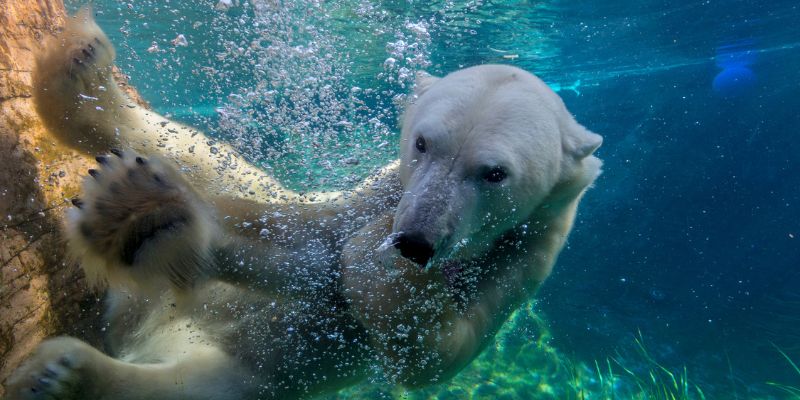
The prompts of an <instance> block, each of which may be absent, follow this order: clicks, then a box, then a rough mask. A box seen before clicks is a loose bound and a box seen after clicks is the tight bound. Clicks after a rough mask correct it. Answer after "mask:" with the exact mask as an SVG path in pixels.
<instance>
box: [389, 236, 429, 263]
mask: <svg viewBox="0 0 800 400" xmlns="http://www.w3.org/2000/svg"><path fill="white" fill-rule="evenodd" d="M394 247H395V248H396V249H398V250H400V254H402V255H403V257H405V258H407V259H409V260H411V261H413V262H415V263H417V264H419V265H425V264H427V263H428V260H430V259H431V257H433V245H432V244H430V243H428V241H427V240H425V237H423V236H422V235H421V234H415V233H411V234H405V233H404V234H402V235H400V237H399V238H398V239H397V243H395V244H394Z"/></svg>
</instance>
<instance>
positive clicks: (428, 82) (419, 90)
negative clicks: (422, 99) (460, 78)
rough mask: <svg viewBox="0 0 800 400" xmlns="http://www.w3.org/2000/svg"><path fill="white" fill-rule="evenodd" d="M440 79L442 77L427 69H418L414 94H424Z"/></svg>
mask: <svg viewBox="0 0 800 400" xmlns="http://www.w3.org/2000/svg"><path fill="white" fill-rule="evenodd" d="M439 79H441V78H437V77H435V76H433V75H431V74H429V73H427V72H425V71H417V76H416V77H415V79H414V94H415V95H416V96H417V97H419V96H422V94H423V93H425V92H427V91H428V89H429V88H430V87H431V86H433V84H434V83H436V81H438V80H439Z"/></svg>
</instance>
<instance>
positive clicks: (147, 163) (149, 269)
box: [67, 150, 216, 287]
mask: <svg viewBox="0 0 800 400" xmlns="http://www.w3.org/2000/svg"><path fill="white" fill-rule="evenodd" d="M97 161H98V163H99V169H97V170H95V169H91V170H89V176H88V177H87V178H86V180H85V181H84V185H83V192H84V193H83V197H82V199H75V200H73V204H74V205H75V206H76V208H75V209H72V210H70V212H69V214H68V216H67V235H68V236H67V237H68V239H69V241H70V250H71V251H72V252H73V254H75V255H76V256H77V257H78V258H80V259H82V261H83V266H84V269H85V270H86V271H87V276H89V277H90V278H99V279H101V280H102V279H111V280H113V279H115V278H122V279H126V278H128V279H132V280H133V281H134V282H137V283H139V284H142V283H145V285H146V286H149V287H152V285H149V283H146V282H143V281H144V280H147V279H162V278H167V279H169V280H170V281H172V283H174V284H175V285H177V286H180V287H183V286H187V285H189V284H191V283H192V281H193V280H194V279H196V278H197V276H199V275H200V274H201V272H202V271H203V270H204V268H206V267H207V263H208V262H209V259H210V247H211V243H212V241H213V240H214V238H215V236H216V229H215V226H216V225H215V222H214V219H213V215H212V212H211V210H210V208H209V206H208V205H207V204H206V203H204V202H203V201H202V200H200V197H199V195H198V194H197V193H196V192H195V191H194V190H193V189H192V188H191V186H190V185H189V183H188V182H186V180H185V179H183V177H182V176H181V175H180V174H179V173H178V172H177V171H176V170H175V169H174V168H173V167H172V166H170V165H169V164H167V163H166V162H165V161H163V160H161V159H158V158H152V159H146V158H144V157H142V156H139V155H137V154H135V153H134V152H132V151H126V152H122V151H118V150H112V154H111V155H107V156H98V157H97ZM121 283H124V282H121Z"/></svg>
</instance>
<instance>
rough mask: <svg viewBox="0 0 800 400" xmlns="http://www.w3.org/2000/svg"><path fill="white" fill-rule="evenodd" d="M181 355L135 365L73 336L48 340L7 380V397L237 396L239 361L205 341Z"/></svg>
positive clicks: (133, 399)
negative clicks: (114, 357)
mask: <svg viewBox="0 0 800 400" xmlns="http://www.w3.org/2000/svg"><path fill="white" fill-rule="evenodd" d="M182 350H184V355H183V356H182V357H181V358H180V359H176V360H168V361H164V362H160V363H152V364H133V363H127V362H123V361H120V360H116V359H113V358H111V357H109V356H107V355H105V354H103V353H101V352H100V351H99V350H97V349H95V348H93V347H91V346H90V345H88V344H87V343H85V342H83V341H80V340H78V339H75V338H71V337H59V338H54V339H49V340H46V341H44V342H42V344H40V345H39V347H38V348H37V349H36V350H35V351H34V353H33V355H32V356H31V357H30V358H29V359H28V360H26V361H25V362H24V363H23V364H22V366H20V368H19V369H17V370H16V371H15V372H14V373H13V374H12V375H11V377H10V378H9V379H8V381H7V382H6V384H7V385H6V388H7V392H6V394H7V396H8V400H40V399H41V400H45V399H47V400H84V399H95V400H111V399H113V400H145V399H160V400H172V399H192V400H201V399H209V400H210V399H221V400H227V399H240V398H242V396H243V395H244V392H245V391H246V389H245V388H246V384H245V383H244V382H242V379H241V377H242V376H244V374H242V369H241V368H240V367H239V365H238V362H237V361H236V360H235V359H233V358H232V357H230V356H229V355H227V354H226V353H224V352H223V351H221V350H219V349H217V348H216V347H213V346H209V345H199V344H195V345H192V347H190V348H186V349H182Z"/></svg>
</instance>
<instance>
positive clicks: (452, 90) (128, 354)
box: [7, 10, 602, 400]
mask: <svg viewBox="0 0 800 400" xmlns="http://www.w3.org/2000/svg"><path fill="white" fill-rule="evenodd" d="M113 58H114V52H113V48H112V46H111V44H110V43H109V41H108V39H107V38H106V37H105V35H104V34H103V33H102V31H101V30H100V28H99V27H98V26H97V25H96V24H95V23H94V22H93V20H92V19H91V15H90V12H89V11H88V10H82V11H81V12H80V13H78V15H77V16H76V17H73V18H71V19H70V21H69V22H68V23H67V26H66V28H65V30H64V32H63V33H62V34H61V35H60V36H59V37H58V38H57V39H56V40H54V41H53V43H50V45H49V46H48V47H47V51H46V54H44V55H43V56H42V58H41V62H40V63H39V65H38V67H37V73H36V76H35V86H36V89H37V91H36V94H35V100H36V102H37V105H38V107H39V111H40V113H41V115H42V117H43V118H44V119H45V120H46V121H47V123H48V124H49V127H50V128H51V130H52V131H53V132H54V133H55V134H56V135H57V136H58V137H59V139H60V140H61V141H63V142H64V143H67V144H69V145H71V146H73V147H75V148H76V149H79V150H82V151H85V152H91V153H99V152H108V153H107V154H105V155H101V156H97V162H98V167H97V169H92V170H90V171H89V176H87V177H86V178H85V181H84V184H83V194H82V195H81V198H80V199H75V200H74V201H73V203H74V205H75V207H74V208H73V209H71V210H70V211H69V213H68V215H67V217H66V221H67V223H66V227H65V235H66V237H67V239H68V241H69V249H70V252H71V254H72V256H73V257H74V258H75V259H76V260H78V261H79V262H80V263H81V265H82V267H83V268H84V270H85V271H86V273H87V276H88V277H89V278H90V280H91V281H92V282H94V283H95V284H96V285H97V286H106V287H107V288H108V291H107V300H106V301H107V305H108V311H107V314H106V316H105V318H106V320H107V322H108V328H109V329H108V331H107V336H108V338H107V346H106V347H107V349H105V351H101V350H99V349H96V348H93V347H92V346H90V345H88V344H87V343H85V342H83V341H81V340H78V339H76V338H71V337H60V338H54V339H50V340H47V341H45V342H43V343H42V344H41V345H40V346H39V348H38V349H37V350H36V351H35V352H34V353H33V355H32V356H31V357H30V358H29V359H28V360H27V361H26V362H25V363H24V364H23V365H22V366H21V367H20V368H19V369H18V370H17V371H16V372H15V373H14V374H13V375H12V376H11V378H9V380H8V382H7V388H8V396H9V398H10V399H12V400H16V399H88V398H92V399H120V400H125V399H131V400H140V399H165V400H169V399H272V398H274V399H291V398H310V397H314V396H316V395H319V394H324V393H331V392H333V391H336V390H339V389H341V388H344V387H347V386H349V385H352V384H354V383H356V382H359V381H360V380H362V379H364V378H365V377H366V376H368V374H369V373H370V371H371V370H372V369H373V367H374V366H376V365H377V366H379V367H381V369H382V370H383V371H384V373H385V374H386V376H387V377H388V378H389V379H390V380H391V381H393V382H397V383H399V384H403V385H406V386H408V387H417V386H423V385H428V384H432V383H436V382H442V381H445V380H447V379H448V378H450V377H452V376H453V375H455V374H456V373H458V371H460V370H461V369H462V368H463V367H464V366H466V365H467V364H468V363H469V362H470V361H471V360H472V359H473V358H475V357H476V356H477V355H478V354H479V353H480V352H481V350H482V349H483V348H484V347H485V346H486V345H487V344H488V343H490V342H491V340H492V338H493V336H494V334H495V333H496V332H497V331H498V329H499V328H500V327H501V326H502V324H503V323H504V321H505V320H506V319H507V317H508V316H509V315H510V314H511V313H512V312H513V311H514V310H515V309H516V308H518V307H519V306H520V305H521V304H522V303H523V302H525V301H527V300H528V299H530V298H531V297H532V296H533V295H534V294H535V292H536V290H537V288H538V287H539V286H540V285H541V284H542V282H543V281H544V280H545V279H546V278H547V276H548V275H549V274H550V271H551V269H552V267H553V264H554V263H555V261H556V257H557V256H558V253H559V252H560V250H561V248H562V246H563V245H564V242H565V240H566V238H567V235H568V234H569V232H570V230H571V227H572V224H573V220H574V217H575V214H576V210H577V206H578V203H579V201H580V199H581V197H582V196H583V194H584V192H585V191H586V189H587V188H588V187H589V186H590V185H591V184H592V183H593V182H594V180H595V179H596V177H597V176H598V175H599V174H600V169H601V161H600V160H599V159H598V158H597V157H595V156H594V155H593V152H594V151H595V150H596V149H597V148H598V147H599V146H600V144H601V142H602V139H601V137H600V136H599V135H596V134H594V133H592V132H590V131H588V130H587V129H586V128H584V127H583V126H581V125H580V124H578V123H577V122H576V121H575V120H574V118H573V117H572V116H571V114H570V113H569V112H568V111H567V109H566V108H565V106H564V104H563V102H562V101H561V99H560V98H559V97H558V96H557V95H556V94H555V93H554V92H553V91H552V90H550V89H549V88H548V87H547V85H545V84H544V83H543V82H542V81H541V80H539V79H538V78H536V77H535V76H533V75H532V74H530V73H528V72H525V71H523V70H521V69H518V68H515V67H511V66H502V65H483V66H477V67H471V68H466V69H463V70H460V71H456V72H453V73H451V74H449V75H447V76H445V77H443V78H436V77H433V76H430V75H427V74H420V75H419V76H418V79H417V83H416V88H415V92H414V96H413V100H412V101H411V102H410V104H409V105H408V106H407V109H406V110H405V113H404V115H403V119H402V133H401V138H400V146H401V151H400V153H401V159H400V160H399V162H396V163H393V164H391V165H389V166H387V167H386V168H384V169H383V170H381V171H379V172H377V173H376V174H375V176H373V177H371V178H369V179H368V180H367V181H366V182H365V183H364V184H362V185H361V186H360V187H358V188H356V189H355V190H353V191H352V192H347V193H332V194H307V195H300V194H297V193H294V192H291V191H289V190H285V189H283V188H282V187H280V185H279V184H278V183H277V182H276V181H274V180H273V179H272V178H270V177H269V176H268V175H266V174H265V173H264V172H263V171H261V170H259V169H258V168H256V167H254V166H252V165H250V164H248V163H247V162H246V161H244V160H242V159H241V158H240V157H238V156H237V155H236V153H235V151H234V150H233V149H232V148H230V147H229V146H227V145H225V144H222V143H216V144H214V149H213V150H212V145H210V144H209V142H210V140H209V139H208V138H207V137H205V136H204V135H203V134H202V133H201V132H199V131H196V130H194V129H192V128H189V127H185V126H182V125H180V124H177V123H175V122H173V121H170V120H168V119H166V118H164V117H162V116H159V115H157V114H155V113H153V112H151V111H148V110H146V109H144V108H141V107H138V106H136V105H135V104H133V103H132V102H131V100H130V99H128V98H127V97H126V96H125V95H124V94H123V93H122V92H121V91H120V90H119V89H118V87H117V84H116V82H114V80H113V77H112V74H111V67H112V63H113ZM117 149H124V150H117Z"/></svg>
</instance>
